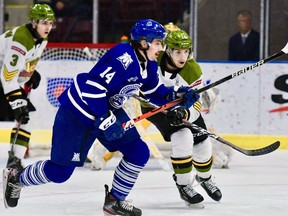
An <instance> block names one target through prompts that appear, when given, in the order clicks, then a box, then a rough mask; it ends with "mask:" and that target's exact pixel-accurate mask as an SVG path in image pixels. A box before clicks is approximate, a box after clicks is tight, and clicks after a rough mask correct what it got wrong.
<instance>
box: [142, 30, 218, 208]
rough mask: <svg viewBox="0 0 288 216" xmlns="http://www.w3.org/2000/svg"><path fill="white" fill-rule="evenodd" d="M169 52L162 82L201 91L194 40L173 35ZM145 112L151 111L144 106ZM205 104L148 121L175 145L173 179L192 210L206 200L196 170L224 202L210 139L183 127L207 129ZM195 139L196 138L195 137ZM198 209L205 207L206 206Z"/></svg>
mask: <svg viewBox="0 0 288 216" xmlns="http://www.w3.org/2000/svg"><path fill="white" fill-rule="evenodd" d="M165 41H166V46H167V48H166V51H165V52H161V53H160V55H159V57H158V65H159V68H160V69H159V71H158V74H159V78H160V80H161V81H162V82H163V83H164V84H165V85H166V86H179V87H180V86H190V87H191V88H193V89H199V88H201V87H202V86H203V79H202V71H201V68H200V66H199V64H198V63H197V62H196V61H195V60H194V59H193V58H192V40H191V38H190V36H189V35H188V34H187V33H186V32H185V31H183V30H175V31H169V33H168V35H167V37H166V40H165ZM141 105H142V106H141V107H142V112H143V113H145V112H148V111H150V110H151V108H149V107H148V106H147V105H146V106H145V104H143V103H142V104H141ZM200 111H201V101H200V100H199V101H197V102H196V103H195V104H194V105H193V106H192V107H190V109H185V108H183V107H176V108H174V109H172V110H170V111H169V112H168V113H167V115H166V114H163V113H158V114H156V115H154V116H151V117H149V118H148V120H149V121H151V122H152V123H153V124H154V125H155V126H156V127H157V128H158V130H159V131H160V132H161V134H162V136H163V138H164V140H165V141H168V142H171V144H172V154H171V162H172V166H173V169H174V174H173V179H174V181H175V183H176V186H177V188H178V190H179V193H180V197H181V198H182V199H183V200H184V201H185V203H186V204H187V205H188V206H191V205H194V204H197V203H200V202H202V201H203V199H204V198H203V196H202V195H201V194H199V193H198V192H196V191H195V190H194V188H193V185H192V182H193V176H192V167H194V168H195V169H196V172H197V175H196V177H195V178H196V180H197V181H198V182H199V183H200V184H201V186H202V187H203V188H204V189H205V191H206V192H207V194H208V195H209V196H210V197H211V198H212V199H213V200H215V201H219V200H220V199H221V198H222V194H221V191H220V189H219V188H218V187H217V186H216V184H215V183H214V181H213V177H212V171H211V168H212V163H213V157H212V146H211V142H210V139H209V137H208V136H207V135H203V134H202V135H199V134H198V131H197V130H195V129H191V128H189V127H187V126H186V125H184V124H183V122H182V119H185V120H188V121H189V122H193V123H194V124H197V125H198V126H200V127H202V128H204V129H206V125H205V122H204V119H203V117H202V116H201V113H200ZM193 135H196V136H195V137H193ZM198 206H201V207H203V205H202V204H198Z"/></svg>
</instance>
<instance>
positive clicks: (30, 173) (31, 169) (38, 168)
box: [19, 161, 50, 186]
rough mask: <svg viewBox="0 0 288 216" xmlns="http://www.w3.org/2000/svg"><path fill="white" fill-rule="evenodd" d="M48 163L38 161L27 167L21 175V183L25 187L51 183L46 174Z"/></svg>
mask: <svg viewBox="0 0 288 216" xmlns="http://www.w3.org/2000/svg"><path fill="white" fill-rule="evenodd" d="M46 162H47V161H37V162H36V163H34V164H32V165H29V166H27V167H26V168H25V169H24V170H23V172H22V173H21V174H20V177H19V181H20V182H21V183H22V184H23V185H25V186H31V185H41V184H46V183H48V182H50V180H49V179H48V178H47V177H46V175H45V172H44V166H45V164H46Z"/></svg>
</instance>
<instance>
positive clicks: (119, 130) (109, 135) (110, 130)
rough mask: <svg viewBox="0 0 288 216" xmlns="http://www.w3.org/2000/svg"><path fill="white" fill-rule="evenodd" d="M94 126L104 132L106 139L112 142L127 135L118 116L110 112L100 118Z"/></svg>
mask: <svg viewBox="0 0 288 216" xmlns="http://www.w3.org/2000/svg"><path fill="white" fill-rule="evenodd" d="M94 125H95V127H98V128H99V129H100V130H102V131H103V133H104V135H105V137H106V139H107V140H108V141H110V142H112V141H115V140H117V139H120V138H121V137H123V136H124V133H125V131H124V128H123V127H122V124H121V122H119V121H118V120H117V118H116V116H115V115H114V114H113V113H112V112H111V111H110V110H109V111H108V112H107V113H105V114H104V115H102V116H100V117H99V118H98V119H97V120H96V121H95V123H94Z"/></svg>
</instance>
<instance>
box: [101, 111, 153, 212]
mask: <svg viewBox="0 0 288 216" xmlns="http://www.w3.org/2000/svg"><path fill="white" fill-rule="evenodd" d="M115 115H116V116H117V118H118V120H120V121H121V122H126V121H128V119H129V117H128V116H127V115H126V113H125V112H124V110H117V112H115ZM98 139H99V141H100V142H101V143H102V144H103V145H104V146H105V147H106V148H107V149H108V150H109V151H112V152H113V151H115V150H118V151H120V152H121V153H122V155H123V157H122V159H121V161H120V162H119V164H118V166H117V167H116V170H115V173H114V178H113V182H112V188H111V191H109V188H108V186H107V185H106V186H105V190H106V197H105V203H104V207H103V210H104V213H105V214H106V215H116V214H117V215H118V214H120V213H121V212H122V214H123V212H125V215H126V214H127V215H135V216H137V215H141V210H140V209H138V208H136V207H134V206H132V205H131V204H129V202H127V201H126V197H127V196H128V195H129V193H130V191H131V190H132V188H133V186H134V184H135V183H136V180H137V178H138V175H139V173H140V172H141V171H142V169H143V168H144V167H145V165H146V163H147V161H148V159H149V157H150V153H149V148H148V146H147V145H146V143H145V142H143V141H142V139H141V138H140V135H139V134H138V132H137V130H136V128H135V127H134V128H131V129H129V130H128V131H126V132H125V135H124V137H123V138H121V139H119V140H117V142H107V141H106V140H105V139H103V137H101V136H98Z"/></svg>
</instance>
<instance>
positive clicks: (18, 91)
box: [0, 4, 55, 166]
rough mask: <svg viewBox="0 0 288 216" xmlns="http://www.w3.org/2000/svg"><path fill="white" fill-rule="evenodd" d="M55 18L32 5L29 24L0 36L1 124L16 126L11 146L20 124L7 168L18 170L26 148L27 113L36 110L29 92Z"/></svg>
mask: <svg viewBox="0 0 288 216" xmlns="http://www.w3.org/2000/svg"><path fill="white" fill-rule="evenodd" d="M54 19H55V15H54V12H53V10H52V9H51V8H50V6H48V5H46V4H35V5H34V6H33V7H32V8H31V10H30V13H29V21H30V22H29V23H27V24H24V25H21V26H18V27H16V28H14V29H12V30H9V31H7V32H5V33H4V34H2V35H1V36H0V80H1V81H0V102H1V106H0V120H1V121H13V120H16V121H17V124H16V126H15V128H13V130H12V132H11V143H12V141H13V142H14V136H15V134H16V127H17V125H18V123H19V122H20V121H21V122H20V123H21V126H20V129H19V133H18V136H17V139H15V145H14V146H13V152H14V154H15V157H12V156H11V154H10V155H9V159H8V163H7V165H8V166H15V165H17V166H21V161H20V160H21V159H22V158H23V157H24V155H25V153H26V151H27V147H28V144H29V140H30V136H31V131H30V128H29V124H27V123H28V121H29V112H31V111H35V110H36V109H35V107H34V106H33V105H32V103H31V102H30V101H29V99H28V98H27V95H28V94H29V93H30V91H31V89H36V88H37V87H38V85H39V83H40V80H41V76H40V74H39V73H38V72H37V71H36V65H37V63H38V61H39V59H40V57H41V54H42V52H43V51H44V49H45V47H46V45H47V42H48V34H49V33H50V31H51V29H52V27H53V24H54Z"/></svg>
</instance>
